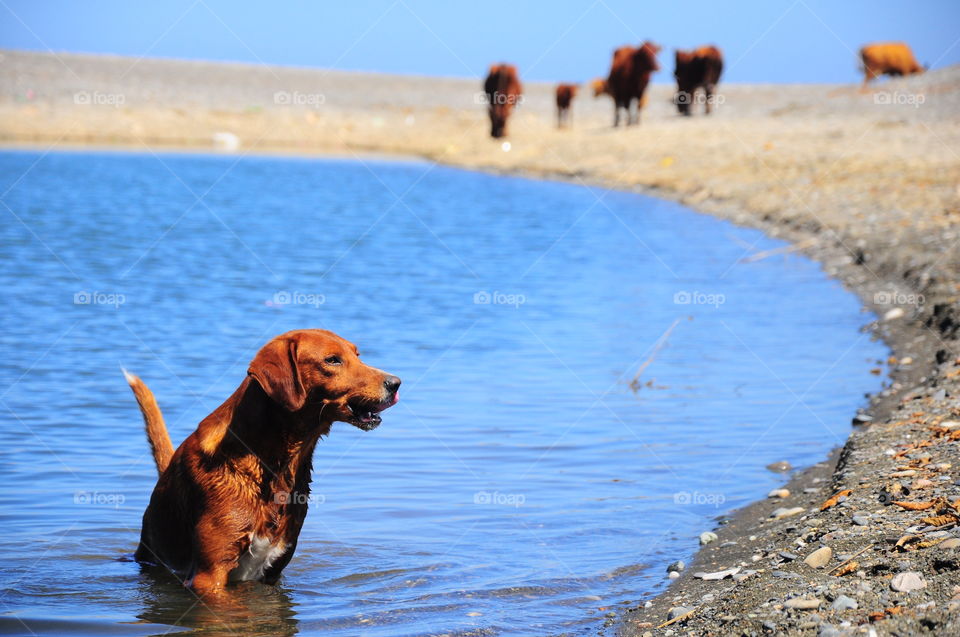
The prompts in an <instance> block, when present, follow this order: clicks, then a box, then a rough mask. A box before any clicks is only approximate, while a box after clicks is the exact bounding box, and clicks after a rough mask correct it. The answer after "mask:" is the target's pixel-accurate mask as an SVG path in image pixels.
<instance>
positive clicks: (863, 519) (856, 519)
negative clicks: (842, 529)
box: [851, 513, 870, 526]
mask: <svg viewBox="0 0 960 637" xmlns="http://www.w3.org/2000/svg"><path fill="white" fill-rule="evenodd" d="M851 520H853V523H854V524H856V525H857V526H867V525H868V524H870V518H868V517H867V516H865V515H860V514H859V513H858V514H857V515H855V516H853V517H852V518H851Z"/></svg>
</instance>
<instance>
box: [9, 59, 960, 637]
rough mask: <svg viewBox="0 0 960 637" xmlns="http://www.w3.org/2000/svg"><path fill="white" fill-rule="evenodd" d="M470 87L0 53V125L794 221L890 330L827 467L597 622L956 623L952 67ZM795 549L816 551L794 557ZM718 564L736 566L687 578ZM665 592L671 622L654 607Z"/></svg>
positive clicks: (956, 86)
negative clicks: (606, 194)
mask: <svg viewBox="0 0 960 637" xmlns="http://www.w3.org/2000/svg"><path fill="white" fill-rule="evenodd" d="M598 72H599V70H598ZM598 74H599V73H598ZM661 79H665V74H662V75H661ZM479 87H480V80H479V78H478V79H476V80H462V79H439V78H417V77H397V76H382V75H374V74H358V73H352V74H350V73H341V72H329V73H328V72H325V71H319V70H307V69H289V68H275V67H258V66H245V65H223V64H210V63H201V62H182V61H168V60H139V61H138V60H133V59H125V58H109V57H93V56H79V55H59V56H53V55H49V54H33V53H20V52H10V51H7V52H2V60H0V143H5V144H8V145H14V144H18V143H22V144H32V145H38V146H40V147H43V148H63V147H67V146H70V145H77V144H81V145H83V144H88V145H89V144H93V145H120V146H125V147H131V148H134V149H140V150H142V151H145V152H150V151H154V150H159V149H162V148H171V147H188V148H196V149H213V148H221V149H225V150H227V151H229V152H239V153H245V152H271V151H278V152H299V153H338V154H343V155H348V156H349V155H351V154H352V153H359V152H362V151H376V152H385V153H398V154H405V155H418V156H422V157H427V158H430V159H433V160H435V161H437V162H443V163H446V164H451V165H457V166H462V167H467V168H476V169H482V170H491V171H503V172H510V173H520V174H526V175H534V176H545V177H552V178H560V179H567V180H572V181H576V182H583V183H585V184H589V185H594V184H598V185H603V186H611V187H616V188H625V189H636V190H639V191H642V192H646V193H649V194H655V195H657V196H661V197H667V198H671V199H676V200H679V201H682V202H684V203H686V204H687V205H689V206H691V207H693V208H696V209H698V210H701V211H704V212H708V213H710V214H714V215H717V216H720V217H723V218H726V219H730V220H732V221H734V222H736V223H740V224H744V225H749V226H753V227H758V228H760V229H762V230H764V231H766V232H767V233H768V234H770V235H773V236H777V237H781V238H784V239H786V240H788V241H791V242H794V245H795V247H797V248H798V249H800V250H801V251H802V252H803V253H805V254H808V255H809V256H811V257H813V258H815V259H817V260H819V261H820V262H821V263H822V264H823V267H824V269H825V270H826V272H827V273H829V274H830V275H831V276H835V277H837V278H839V279H841V280H842V281H844V282H845V283H846V284H847V285H848V286H849V287H850V288H851V289H852V290H854V291H855V292H856V293H858V294H859V295H860V296H861V298H862V299H863V300H864V303H865V305H866V306H867V307H869V308H871V309H872V310H874V311H875V312H876V313H877V315H878V316H880V317H882V318H881V321H879V322H878V323H877V324H876V325H874V326H872V328H871V329H875V330H876V331H877V332H878V334H879V335H880V336H882V337H883V338H885V339H886V340H887V342H888V343H889V344H890V345H891V347H892V348H893V350H894V355H895V357H896V359H897V360H896V362H895V363H894V369H895V371H894V375H893V379H892V384H891V385H890V387H889V389H887V390H886V391H884V392H883V393H882V394H881V395H879V396H876V397H874V399H873V402H872V403H871V405H870V408H869V410H868V412H869V414H870V416H871V417H872V418H870V419H867V418H863V419H861V423H862V424H859V425H857V426H856V427H855V428H854V432H853V434H852V435H851V437H850V439H849V442H848V443H847V445H846V446H845V448H844V449H843V451H842V453H840V454H839V466H836V467H835V466H834V463H835V460H834V461H831V462H829V463H825V464H823V465H818V466H817V467H814V468H812V469H811V470H809V471H808V472H805V473H803V474H801V475H800V476H798V477H797V478H796V480H795V481H794V482H793V483H791V484H790V485H789V486H788V487H787V488H788V490H789V494H787V495H785V497H774V498H771V499H770V500H768V501H764V502H759V503H757V504H755V505H752V506H751V507H748V508H747V509H745V510H743V511H741V512H739V513H738V514H736V515H735V516H733V518H731V521H730V523H729V524H725V525H722V526H721V528H720V529H718V532H717V534H718V535H719V540H717V541H715V542H713V543H711V544H709V545H708V546H707V547H706V549H705V550H704V551H701V552H700V553H699V554H698V556H697V558H696V561H695V562H694V564H693V565H692V566H691V567H688V568H686V569H685V570H683V572H682V574H681V576H680V577H679V579H677V580H676V581H675V582H674V583H673V584H672V586H671V587H670V588H669V590H668V591H667V592H666V593H665V594H663V595H661V596H660V597H659V598H657V599H656V600H654V601H653V602H652V603H651V605H650V606H649V607H646V608H644V607H643V606H644V600H640V601H639V602H638V605H639V606H640V608H638V609H637V610H636V611H634V612H629V613H626V615H625V616H624V617H623V621H622V623H620V624H619V625H618V628H619V630H621V631H623V632H625V633H628V634H633V633H637V634H643V633H645V632H648V631H649V632H652V633H654V634H668V633H671V632H673V633H680V634H716V635H727V634H765V633H769V634H810V635H812V634H817V633H820V634H824V635H830V634H838V633H842V632H851V633H860V632H863V633H869V632H870V631H875V632H876V633H877V634H892V633H896V634H917V633H923V632H929V633H930V634H960V623H958V619H957V617H960V551H958V549H957V548H956V546H957V545H958V544H960V539H958V534H960V531H958V524H957V520H958V518H957V516H956V515H955V514H956V513H957V508H956V506H960V503H958V502H957V500H958V498H960V485H958V481H960V451H958V444H960V442H958V440H960V386H958V385H960V342H958V336H960V334H958V330H960V309H958V305H960V304H958V297H960V188H958V184H960V117H958V113H960V69H958V68H950V69H942V70H937V71H932V72H930V73H927V74H925V75H923V76H920V77H912V78H905V79H899V80H895V81H886V82H882V83H878V84H877V85H876V86H875V87H873V88H871V89H870V90H868V91H862V90H860V87H858V86H797V85H784V86H746V85H722V86H721V90H720V92H719V99H720V101H721V103H720V104H719V105H718V107H717V109H716V112H715V113H714V114H713V115H711V116H710V117H709V118H707V117H703V116H700V115H698V116H695V117H692V118H680V117H678V116H677V115H676V114H675V112H674V107H673V106H672V104H671V103H670V95H671V90H670V88H669V87H666V86H655V87H654V88H653V90H652V92H651V95H650V99H649V106H648V108H647V109H646V111H645V112H644V115H643V123H642V125H641V126H639V127H635V128H632V129H629V130H622V129H621V130H612V129H611V128H610V126H609V123H610V120H611V105H610V103H609V101H607V100H606V99H602V100H596V101H595V100H593V99H592V98H591V97H589V96H585V95H581V97H579V98H578V99H577V100H576V101H575V102H574V107H573V111H574V119H573V127H572V129H571V130H565V131H558V130H556V128H555V127H554V115H553V110H552V97H551V92H550V91H551V87H549V86H546V85H536V84H532V85H528V86H527V87H526V100H525V102H524V104H523V105H522V106H521V108H520V109H519V111H518V112H517V113H516V115H515V116H514V118H513V119H512V120H511V122H510V136H509V138H508V139H509V143H510V144H509V146H508V147H507V146H504V145H502V144H501V143H500V142H495V141H493V140H490V139H489V138H488V137H487V135H486V129H487V122H486V119H485V116H484V111H483V106H482V105H481V104H480V103H479V102H480V100H479V99H478V94H479ZM642 249H644V248H643V247H642V246H641V245H639V244H638V250H642ZM749 252H750V251H749V250H746V251H745V255H746V254H748V253H749ZM853 416H854V415H853V414H851V417H853ZM848 491H849V493H847V492H848ZM838 493H840V494H844V495H842V496H841V498H838V502H837V503H836V504H834V505H833V506H830V507H828V508H826V509H825V510H823V511H822V512H821V510H820V508H821V506H822V505H823V504H824V503H825V502H826V501H827V500H828V499H829V498H830V497H831V496H833V495H835V494H838ZM781 495H783V494H781ZM778 509H780V511H777V513H778V514H779V515H780V517H779V519H777V516H774V517H771V514H773V513H774V512H775V511H776V510H778ZM695 541H696V540H695V538H693V539H692V540H691V542H695ZM731 542H733V543H734V544H731ZM820 549H829V550H820ZM815 552H816V553H815ZM814 553H815V555H816V558H815V559H813V560H811V561H812V562H813V563H814V564H819V562H818V561H817V560H820V561H822V562H823V565H822V566H810V565H808V564H807V563H806V562H805V561H804V560H806V559H807V558H808V557H809V556H810V555H811V554H814ZM662 566H663V568H664V574H665V575H666V566H667V565H666V564H664V565H662ZM728 569H734V570H736V569H739V570H737V572H736V573H731V574H729V575H728V576H726V577H724V578H723V579H719V580H712V579H701V578H697V577H695V574H696V573H708V574H709V573H717V572H720V571H724V570H728ZM717 577H719V576H717ZM951 600H953V601H951ZM671 609H673V611H672V613H673V615H675V616H678V617H680V619H677V620H676V621H675V622H674V623H672V624H671V625H669V626H664V627H662V628H658V626H661V625H662V624H664V623H665V622H667V621H668V617H669V615H670V614H671ZM679 609H684V610H679ZM686 611H689V612H686Z"/></svg>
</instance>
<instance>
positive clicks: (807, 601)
mask: <svg viewBox="0 0 960 637" xmlns="http://www.w3.org/2000/svg"><path fill="white" fill-rule="evenodd" d="M820 603H821V602H820V600H819V599H811V598H809V597H794V598H793V599H788V600H787V601H786V602H784V606H786V607H787V608H796V609H799V610H813V609H815V608H820Z"/></svg>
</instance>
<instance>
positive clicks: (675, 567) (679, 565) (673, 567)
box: [667, 560, 687, 573]
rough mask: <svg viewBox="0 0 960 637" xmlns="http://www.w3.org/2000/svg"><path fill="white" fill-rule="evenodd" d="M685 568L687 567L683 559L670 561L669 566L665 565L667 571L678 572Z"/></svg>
mask: <svg viewBox="0 0 960 637" xmlns="http://www.w3.org/2000/svg"><path fill="white" fill-rule="evenodd" d="M685 568H687V565H686V564H684V563H683V560H677V561H676V562H671V563H670V566H668V567H667V572H668V573H669V572H670V571H676V572H678V573H679V572H680V571H682V570H683V569H685Z"/></svg>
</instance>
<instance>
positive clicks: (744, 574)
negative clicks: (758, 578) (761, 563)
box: [733, 570, 757, 582]
mask: <svg viewBox="0 0 960 637" xmlns="http://www.w3.org/2000/svg"><path fill="white" fill-rule="evenodd" d="M756 574H757V572H756V571H750V570H746V571H742V572H740V573H737V574H735V575H734V576H733V581H734V582H742V581H743V580H745V579H747V578H748V577H750V576H751V575H756Z"/></svg>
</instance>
